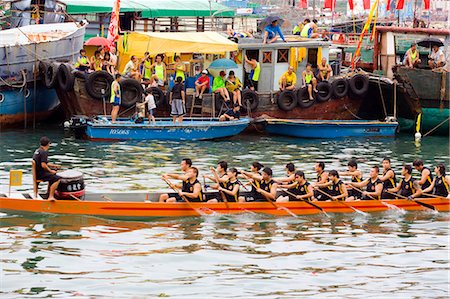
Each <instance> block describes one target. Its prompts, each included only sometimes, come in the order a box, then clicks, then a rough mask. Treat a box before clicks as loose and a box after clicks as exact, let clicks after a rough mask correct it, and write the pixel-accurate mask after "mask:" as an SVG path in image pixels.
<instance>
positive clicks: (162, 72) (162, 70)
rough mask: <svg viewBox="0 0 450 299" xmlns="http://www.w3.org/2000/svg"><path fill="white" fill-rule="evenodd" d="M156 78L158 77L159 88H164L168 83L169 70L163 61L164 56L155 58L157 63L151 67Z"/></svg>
mask: <svg viewBox="0 0 450 299" xmlns="http://www.w3.org/2000/svg"><path fill="white" fill-rule="evenodd" d="M151 68H152V69H153V71H154V73H155V75H156V76H158V86H159V87H164V84H165V82H166V75H167V73H166V72H167V68H166V64H165V63H164V61H163V55H162V54H158V55H156V58H155V63H154V64H152V65H151Z"/></svg>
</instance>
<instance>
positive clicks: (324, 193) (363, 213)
mask: <svg viewBox="0 0 450 299" xmlns="http://www.w3.org/2000/svg"><path fill="white" fill-rule="evenodd" d="M314 189H316V190H317V191H319V192H320V193H322V194H323V195H326V196H328V197H330V194H328V193H326V192H324V191H322V190H320V189H319V188H314ZM335 201H337V202H338V203H340V204H342V205H344V206H346V207H347V208H350V209H352V210H353V211H355V212H356V213H360V214H361V215H364V216H367V213H366V212H363V211H361V210H358V209H357V208H354V207H352V206H351V205H348V204H346V203H345V202H342V201H340V200H335Z"/></svg>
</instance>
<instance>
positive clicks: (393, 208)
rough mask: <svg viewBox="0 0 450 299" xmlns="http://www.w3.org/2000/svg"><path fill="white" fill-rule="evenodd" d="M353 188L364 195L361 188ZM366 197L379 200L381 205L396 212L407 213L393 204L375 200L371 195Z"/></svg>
mask: <svg viewBox="0 0 450 299" xmlns="http://www.w3.org/2000/svg"><path fill="white" fill-rule="evenodd" d="M351 188H353V189H355V190H357V191H359V192H361V194H362V193H363V191H362V190H361V189H359V188H357V187H355V186H351ZM366 195H367V196H368V197H370V198H372V199H373V200H378V201H379V202H381V204H383V205H385V206H386V207H388V208H389V209H392V210H396V211H399V212H402V213H405V212H406V211H405V210H404V209H402V208H399V207H397V206H396V205H392V204H390V203H387V202H384V201H382V200H379V199H377V198H374V197H373V196H371V195H369V194H367V193H366Z"/></svg>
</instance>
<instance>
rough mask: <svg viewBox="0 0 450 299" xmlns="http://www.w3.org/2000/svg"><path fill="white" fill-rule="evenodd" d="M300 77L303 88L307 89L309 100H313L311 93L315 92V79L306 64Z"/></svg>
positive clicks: (309, 65) (309, 66)
mask: <svg viewBox="0 0 450 299" xmlns="http://www.w3.org/2000/svg"><path fill="white" fill-rule="evenodd" d="M302 77H303V86H302V88H304V87H307V88H308V94H309V99H310V100H311V101H312V100H314V97H313V91H314V92H317V89H316V87H317V79H316V78H315V77H314V73H313V71H312V70H311V64H310V63H308V64H307V65H306V70H304V71H303V73H302Z"/></svg>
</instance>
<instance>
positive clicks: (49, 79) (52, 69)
mask: <svg viewBox="0 0 450 299" xmlns="http://www.w3.org/2000/svg"><path fill="white" fill-rule="evenodd" d="M58 68H59V67H58V66H57V65H56V64H54V63H48V64H46V67H45V69H44V73H43V74H44V85H45V87H47V88H53V87H55V86H56V83H57V82H58V81H57V79H58Z"/></svg>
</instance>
